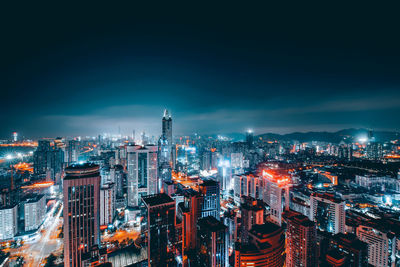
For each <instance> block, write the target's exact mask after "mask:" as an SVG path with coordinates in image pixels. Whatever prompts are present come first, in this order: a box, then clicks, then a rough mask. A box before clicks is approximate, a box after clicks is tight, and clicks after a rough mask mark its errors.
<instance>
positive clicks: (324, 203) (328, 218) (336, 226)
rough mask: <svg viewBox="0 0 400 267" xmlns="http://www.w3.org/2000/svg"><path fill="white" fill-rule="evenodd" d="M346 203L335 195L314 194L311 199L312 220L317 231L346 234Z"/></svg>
mask: <svg viewBox="0 0 400 267" xmlns="http://www.w3.org/2000/svg"><path fill="white" fill-rule="evenodd" d="M344 206H345V202H344V201H342V200H341V199H338V198H336V197H335V196H334V195H333V194H328V193H324V194H320V193H313V194H312V195H311V197H310V220H312V221H314V222H316V225H317V229H319V230H321V231H327V232H330V233H334V234H337V233H344V232H345V220H346V213H345V210H344Z"/></svg>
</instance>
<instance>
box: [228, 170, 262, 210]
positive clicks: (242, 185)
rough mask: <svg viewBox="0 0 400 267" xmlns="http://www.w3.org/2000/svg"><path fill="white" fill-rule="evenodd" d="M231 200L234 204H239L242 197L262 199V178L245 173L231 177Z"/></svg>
mask: <svg viewBox="0 0 400 267" xmlns="http://www.w3.org/2000/svg"><path fill="white" fill-rule="evenodd" d="M233 180H234V186H233V195H234V196H233V199H234V200H235V202H236V203H238V204H239V203H240V201H241V198H242V197H243V196H249V197H252V198H255V199H261V198H262V192H263V188H262V178H261V177H259V176H257V175H255V174H254V173H251V172H247V173H245V174H241V175H235V176H234V177H233Z"/></svg>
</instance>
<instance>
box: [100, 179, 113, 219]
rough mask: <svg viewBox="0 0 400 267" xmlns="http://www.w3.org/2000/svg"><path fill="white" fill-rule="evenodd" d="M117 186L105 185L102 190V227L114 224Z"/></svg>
mask: <svg viewBox="0 0 400 267" xmlns="http://www.w3.org/2000/svg"><path fill="white" fill-rule="evenodd" d="M115 197H116V195H115V184H113V183H111V184H105V185H102V186H101V188H100V225H109V224H112V222H113V219H114V214H115Z"/></svg>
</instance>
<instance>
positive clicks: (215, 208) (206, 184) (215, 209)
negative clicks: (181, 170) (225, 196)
mask: <svg viewBox="0 0 400 267" xmlns="http://www.w3.org/2000/svg"><path fill="white" fill-rule="evenodd" d="M199 192H200V194H201V196H202V197H203V200H202V204H201V217H202V218H204V217H207V216H213V217H215V218H216V219H217V220H219V219H220V209H221V206H220V192H219V183H218V182H217V181H214V180H204V181H203V183H202V184H200V185H199Z"/></svg>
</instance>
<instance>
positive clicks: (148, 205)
mask: <svg viewBox="0 0 400 267" xmlns="http://www.w3.org/2000/svg"><path fill="white" fill-rule="evenodd" d="M142 200H143V203H144V206H145V209H144V211H143V212H144V213H143V214H142V215H143V221H142V236H143V238H144V240H145V243H146V244H147V257H148V266H175V265H174V253H173V251H174V246H175V234H176V233H175V200H173V199H172V198H171V197H170V196H168V195H167V194H164V193H161V194H155V195H148V196H143V198H142Z"/></svg>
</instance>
